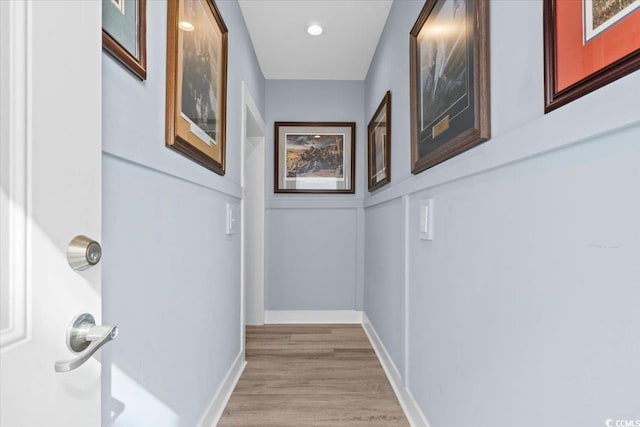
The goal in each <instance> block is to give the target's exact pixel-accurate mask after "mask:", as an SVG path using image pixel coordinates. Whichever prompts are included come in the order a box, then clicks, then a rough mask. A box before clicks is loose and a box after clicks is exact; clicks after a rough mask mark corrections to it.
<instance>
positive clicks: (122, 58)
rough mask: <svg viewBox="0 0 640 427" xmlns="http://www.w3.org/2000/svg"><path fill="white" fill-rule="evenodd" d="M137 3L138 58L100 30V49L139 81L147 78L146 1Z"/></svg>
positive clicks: (138, 0) (103, 30) (140, 0)
mask: <svg viewBox="0 0 640 427" xmlns="http://www.w3.org/2000/svg"><path fill="white" fill-rule="evenodd" d="M137 3H138V22H137V27H138V37H137V43H138V48H139V49H140V55H139V56H140V57H139V58H136V56H135V55H134V54H133V53H131V52H129V51H128V50H127V49H126V48H125V47H124V46H122V45H121V44H120V43H118V41H116V39H115V38H114V37H113V36H112V35H111V34H109V32H108V31H107V30H105V29H104V27H103V28H102V48H103V49H104V51H105V52H107V53H108V54H109V55H111V56H112V57H113V58H115V59H116V60H117V61H119V62H120V63H121V64H122V65H124V66H125V67H126V68H127V69H128V70H129V71H131V72H132V73H133V74H134V75H135V76H136V77H138V78H139V79H140V80H146V78H147V0H137Z"/></svg>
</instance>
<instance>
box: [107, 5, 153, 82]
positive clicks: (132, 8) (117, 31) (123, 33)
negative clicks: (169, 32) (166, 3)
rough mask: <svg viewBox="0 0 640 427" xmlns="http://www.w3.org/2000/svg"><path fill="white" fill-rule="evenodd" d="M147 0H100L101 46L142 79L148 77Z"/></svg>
mask: <svg viewBox="0 0 640 427" xmlns="http://www.w3.org/2000/svg"><path fill="white" fill-rule="evenodd" d="M146 7H147V2H146V0H102V47H103V49H104V50H105V51H106V52H107V53H109V54H110V55H111V56H112V57H114V58H115V59H116V60H118V61H119V62H120V63H121V64H122V65H124V66H125V67H126V68H128V69H129V70H130V71H131V72H132V73H133V74H134V75H135V76H137V77H138V78H139V79H141V80H145V79H146V78H147V46H146V43H147V42H146V32H147V30H146V27H147V25H146V21H147V19H146Z"/></svg>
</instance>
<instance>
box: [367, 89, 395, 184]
mask: <svg viewBox="0 0 640 427" xmlns="http://www.w3.org/2000/svg"><path fill="white" fill-rule="evenodd" d="M382 113H384V122H383V123H381V122H382V119H381V117H380V116H381V115H382ZM381 128H383V129H382V130H381ZM380 131H381V132H382V137H383V138H384V148H383V153H384V159H383V161H382V162H383V165H384V166H383V171H384V177H383V178H381V179H378V174H379V173H380V171H378V170H377V166H376V165H377V163H378V162H377V160H378V159H377V152H378V150H377V149H376V146H375V144H376V136H377V132H380ZM367 149H368V156H367V157H368V166H369V167H368V175H367V176H368V182H369V191H374V190H377V189H378V188H380V187H382V186H384V185H386V184H388V183H390V182H391V91H387V93H386V94H385V95H384V97H383V98H382V101H380V105H379V106H378V108H377V109H376V112H375V113H373V117H371V120H370V121H369V125H368V126H367Z"/></svg>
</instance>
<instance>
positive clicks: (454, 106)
mask: <svg viewBox="0 0 640 427" xmlns="http://www.w3.org/2000/svg"><path fill="white" fill-rule="evenodd" d="M488 6H489V5H488V0H427V1H426V2H425V4H424V7H423V8H422V11H421V13H420V16H419V17H418V19H417V21H416V23H415V25H414V26H413V29H412V30H411V33H410V43H409V47H410V58H411V64H410V65H411V68H410V78H411V172H412V173H414V174H417V173H419V172H422V171H424V170H425V169H428V168H430V167H433V166H435V165H437V164H438V163H441V162H443V161H445V160H447V159H449V158H451V157H453V156H456V155H458V154H460V153H462V152H463V151H466V150H468V149H469V148H471V147H474V146H476V145H478V144H480V143H482V142H484V141H486V140H487V139H489V137H490V132H491V130H490V118H489V114H490V109H489V95H490V91H489V9H488Z"/></svg>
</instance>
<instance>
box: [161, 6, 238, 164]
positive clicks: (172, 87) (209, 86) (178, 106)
mask: <svg viewBox="0 0 640 427" xmlns="http://www.w3.org/2000/svg"><path fill="white" fill-rule="evenodd" d="M167 7H168V18H167V105H166V145H167V146H168V147H169V148H171V149H173V150H176V151H178V152H179V153H181V154H183V155H184V156H186V157H188V158H190V159H191V160H193V161H194V162H196V163H198V164H200V165H202V166H204V167H205V168H207V169H210V170H211V171H213V172H215V173H217V174H219V175H224V173H225V133H226V117H227V114H226V109H227V27H226V25H225V23H224V21H223V20H222V16H221V15H220V12H219V11H218V8H217V7H216V4H215V2H214V1H213V0H169V2H168V5H167Z"/></svg>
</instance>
